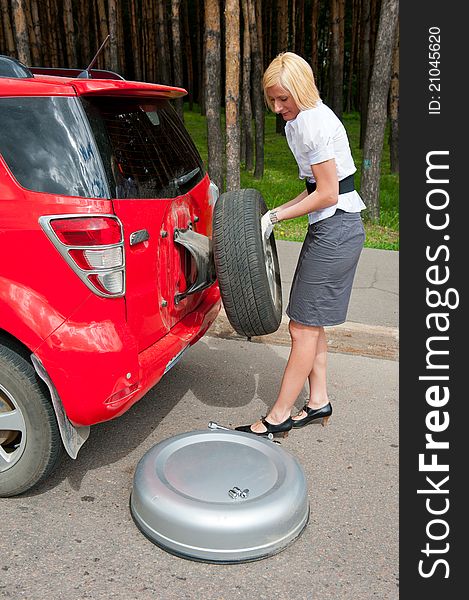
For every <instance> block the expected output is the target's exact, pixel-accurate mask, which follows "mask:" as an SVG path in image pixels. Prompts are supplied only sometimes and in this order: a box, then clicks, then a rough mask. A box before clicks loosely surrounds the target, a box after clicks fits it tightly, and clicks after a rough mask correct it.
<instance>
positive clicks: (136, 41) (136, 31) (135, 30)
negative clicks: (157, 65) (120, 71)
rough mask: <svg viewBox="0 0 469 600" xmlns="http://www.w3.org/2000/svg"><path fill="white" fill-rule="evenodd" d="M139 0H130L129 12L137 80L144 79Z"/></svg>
mask: <svg viewBox="0 0 469 600" xmlns="http://www.w3.org/2000/svg"><path fill="white" fill-rule="evenodd" d="M136 4H137V0H130V6H129V13H130V39H131V42H132V57H133V68H134V78H135V79H136V80H137V81H140V80H141V79H142V63H141V59H140V52H141V46H142V43H141V40H142V38H141V35H140V31H141V29H140V27H139V25H138V19H137V7H136Z"/></svg>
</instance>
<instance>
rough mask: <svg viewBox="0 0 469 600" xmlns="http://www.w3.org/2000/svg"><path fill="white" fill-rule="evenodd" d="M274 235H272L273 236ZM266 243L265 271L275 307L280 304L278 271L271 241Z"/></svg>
mask: <svg viewBox="0 0 469 600" xmlns="http://www.w3.org/2000/svg"><path fill="white" fill-rule="evenodd" d="M272 235H273V234H271V236H272ZM263 242H264V259H265V270H266V273H267V280H268V282H269V289H270V295H271V297H272V302H273V304H274V306H277V302H278V286H277V270H276V267H275V259H274V249H273V247H272V243H271V241H270V237H269V239H267V240H266V239H265V238H264V240H263Z"/></svg>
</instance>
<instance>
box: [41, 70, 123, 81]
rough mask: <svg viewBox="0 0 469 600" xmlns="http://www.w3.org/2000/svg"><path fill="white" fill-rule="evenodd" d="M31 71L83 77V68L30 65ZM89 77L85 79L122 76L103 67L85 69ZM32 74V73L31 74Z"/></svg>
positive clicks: (57, 75) (118, 77) (117, 77)
mask: <svg viewBox="0 0 469 600" xmlns="http://www.w3.org/2000/svg"><path fill="white" fill-rule="evenodd" d="M30 71H31V73H33V74H35V75H54V76H56V77H73V78H75V77H80V75H81V77H83V75H82V73H83V72H84V71H83V69H68V68H62V67H30ZM86 72H87V73H88V74H89V77H86V79H88V78H89V79H121V80H123V79H124V78H123V77H122V75H119V73H115V72H114V71H106V70H104V69H89V70H88V71H86ZM31 76H32V75H31Z"/></svg>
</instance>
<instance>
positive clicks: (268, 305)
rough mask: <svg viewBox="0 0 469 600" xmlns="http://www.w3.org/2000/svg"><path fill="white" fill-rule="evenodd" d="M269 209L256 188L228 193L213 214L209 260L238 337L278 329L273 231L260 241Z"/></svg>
mask: <svg viewBox="0 0 469 600" xmlns="http://www.w3.org/2000/svg"><path fill="white" fill-rule="evenodd" d="M266 212H267V206H266V204H265V202H264V199H263V198H262V196H261V194H260V193H259V192H258V191H257V190H254V189H243V190H236V191H233V192H226V193H224V194H222V195H221V196H220V198H219V199H218V201H217V203H216V205H215V210H214V214H213V257H214V262H215V270H216V273H217V278H218V283H219V286H220V292H221V297H222V300H223V306H224V308H225V312H226V316H227V317H228V320H229V322H230V323H231V326H232V327H233V329H234V330H235V331H236V332H237V333H239V334H240V335H243V336H246V337H251V336H258V335H266V334H268V333H273V332H274V331H277V329H278V328H279V326H280V322H281V320H282V288H281V282H280V267H279V262H278V255H277V247H276V245H275V238H274V235H273V233H272V234H271V235H270V238H269V239H267V240H264V239H263V237H262V233H261V217H262V215H263V214H265V213H266Z"/></svg>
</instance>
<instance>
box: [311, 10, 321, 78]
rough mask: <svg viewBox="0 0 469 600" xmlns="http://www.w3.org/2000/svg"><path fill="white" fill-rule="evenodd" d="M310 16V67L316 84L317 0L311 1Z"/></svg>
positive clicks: (317, 74)
mask: <svg viewBox="0 0 469 600" xmlns="http://www.w3.org/2000/svg"><path fill="white" fill-rule="evenodd" d="M311 10H312V14H311V67H312V69H313V73H314V77H315V78H316V79H317V81H316V84H318V82H319V70H318V64H319V61H318V27H319V0H312V7H311Z"/></svg>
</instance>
